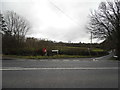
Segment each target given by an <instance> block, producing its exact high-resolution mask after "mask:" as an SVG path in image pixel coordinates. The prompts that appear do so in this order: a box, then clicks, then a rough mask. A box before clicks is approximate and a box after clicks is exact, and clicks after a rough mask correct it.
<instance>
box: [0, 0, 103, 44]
mask: <svg viewBox="0 0 120 90" xmlns="http://www.w3.org/2000/svg"><path fill="white" fill-rule="evenodd" d="M101 1H104V0H2V1H1V4H0V5H2V8H0V9H2V12H5V11H6V10H12V11H15V12H16V13H18V14H19V15H21V16H23V17H25V18H26V19H27V20H28V21H29V22H30V24H31V30H30V31H29V32H28V33H27V36H29V37H36V38H45V39H48V40H53V41H63V42H68V41H71V42H85V43H89V42H90V34H89V33H87V30H86V25H87V23H88V21H89V18H88V16H89V14H90V10H94V9H97V8H98V5H99V3H100V2H101ZM94 42H98V41H96V40H94Z"/></svg>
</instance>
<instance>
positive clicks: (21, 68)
mask: <svg viewBox="0 0 120 90" xmlns="http://www.w3.org/2000/svg"><path fill="white" fill-rule="evenodd" d="M114 69H118V67H97V68H94V67H74V68H23V67H9V68H1V69H0V71H15V70H19V71H20V70H114Z"/></svg>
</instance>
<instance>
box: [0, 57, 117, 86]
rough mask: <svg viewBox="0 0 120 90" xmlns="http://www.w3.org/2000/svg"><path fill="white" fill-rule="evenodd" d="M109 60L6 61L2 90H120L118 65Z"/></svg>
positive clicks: (4, 62)
mask: <svg viewBox="0 0 120 90" xmlns="http://www.w3.org/2000/svg"><path fill="white" fill-rule="evenodd" d="M108 57H109V56H104V57H100V58H76V59H40V60H32V59H29V60H28V59H26V60H25V59H13V60H9V59H8V60H7V59H6V60H2V68H1V69H0V70H2V87H3V88H118V61H112V60H106V59H107V58H108Z"/></svg>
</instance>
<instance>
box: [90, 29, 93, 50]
mask: <svg viewBox="0 0 120 90" xmlns="http://www.w3.org/2000/svg"><path fill="white" fill-rule="evenodd" d="M92 33H93V32H92V31H91V38H90V39H91V48H92Z"/></svg>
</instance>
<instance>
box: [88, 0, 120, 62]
mask: <svg viewBox="0 0 120 90" xmlns="http://www.w3.org/2000/svg"><path fill="white" fill-rule="evenodd" d="M90 17H91V18H90V23H89V27H88V29H89V30H90V32H92V33H93V35H94V38H100V39H105V40H109V41H110V42H111V44H114V46H115V47H114V48H115V49H116V52H117V55H118V58H119V60H120V0H115V1H113V2H101V3H100V5H99V7H98V10H95V11H94V12H92V13H91V15H90Z"/></svg>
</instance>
